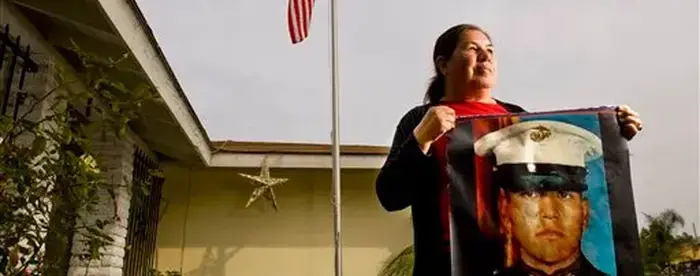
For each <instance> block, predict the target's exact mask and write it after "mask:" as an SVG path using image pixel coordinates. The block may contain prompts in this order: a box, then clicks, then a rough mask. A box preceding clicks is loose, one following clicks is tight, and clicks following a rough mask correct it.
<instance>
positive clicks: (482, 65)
mask: <svg viewBox="0 0 700 276" xmlns="http://www.w3.org/2000/svg"><path fill="white" fill-rule="evenodd" d="M440 70H441V71H442V74H443V75H445V77H446V78H447V79H448V81H449V82H453V83H455V84H458V85H460V86H462V85H464V86H465V87H471V88H490V87H492V86H493V85H494V84H495V82H496V60H495V57H494V48H493V45H491V40H490V39H489V38H488V37H487V36H486V35H485V34H484V33H482V32H480V31H477V30H469V31H466V32H464V33H462V37H461V39H460V41H459V42H458V44H457V47H456V48H455V50H454V52H452V57H450V59H449V60H447V61H446V62H442V64H441V65H440Z"/></svg>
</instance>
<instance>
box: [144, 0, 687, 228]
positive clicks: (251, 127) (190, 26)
mask: <svg viewBox="0 0 700 276" xmlns="http://www.w3.org/2000/svg"><path fill="white" fill-rule="evenodd" d="M137 2H138V4H139V6H140V7H141V9H142V10H143V12H144V14H145V15H146V18H147V20H148V22H149V24H150V25H151V27H152V29H153V31H154V33H155V36H156V37H157V40H158V42H159V44H160V46H161V47H162V49H163V51H164V53H165V55H166V57H167V59H168V61H169V63H170V64H171V66H172V67H173V70H174V71H175V74H176V76H177V78H178V80H179V82H180V83H181V85H182V86H183V88H184V90H185V93H186V95H187V97H188V98H189V100H190V102H191V104H192V105H193V107H194V109H195V112H196V113H197V116H198V117H199V119H200V120H201V122H202V123H203V125H204V127H205V128H206V132H207V134H208V135H209V137H210V138H211V139H212V140H224V139H226V140H237V141H272V142H275V141H286V142H308V143H330V131H331V105H330V104H331V82H330V79H331V75H330V49H331V48H330V23H329V22H330V20H329V12H328V11H329V1H328V0H319V1H316V5H315V8H314V14H313V21H312V25H311V33H310V35H309V38H308V39H307V40H306V41H304V42H302V43H300V44H296V45H292V44H291V42H290V38H289V35H288V33H287V25H286V24H287V21H286V8H287V2H286V1H285V0H275V1H260V0H197V1H190V0H138V1H137ZM338 2H339V3H338V11H339V15H338V21H339V24H338V29H339V33H338V35H339V45H338V49H339V63H338V64H339V68H340V70H339V72H340V73H339V77H340V95H341V96H340V122H341V126H340V136H341V142H342V143H343V144H367V145H389V143H390V141H391V138H392V136H393V132H394V130H395V127H396V124H397V122H398V120H399V119H400V117H401V116H402V115H403V114H404V113H405V112H406V111H407V110H408V109H410V108H411V107H413V106H416V105H419V104H421V101H422V99H423V94H424V91H425V88H426V86H427V83H428V79H429V78H430V77H431V76H432V74H433V72H432V61H431V55H432V47H433V44H434V42H435V39H436V38H437V37H438V36H439V35H440V33H442V32H443V31H444V30H446V29H447V28H449V27H450V26H452V25H454V24H459V23H473V24H477V25H479V26H481V27H483V28H485V29H486V30H487V31H488V32H489V33H490V35H491V36H492V38H493V43H494V44H495V47H496V55H497V59H498V75H499V77H498V78H499V83H498V86H497V87H496V89H495V90H494V95H495V96H496V97H497V98H499V99H502V100H506V101H510V102H514V103H517V104H519V105H522V106H523V107H525V108H526V109H528V110H530V111H537V110H554V109H565V108H574V107H590V106H600V105H609V104H628V105H630V106H632V108H633V109H635V110H636V111H638V112H639V113H640V114H641V115H642V119H643V120H644V123H645V124H644V132H643V133H641V134H640V135H638V137H636V138H635V139H634V140H633V141H631V142H630V148H631V152H632V156H631V167H632V178H633V185H634V189H635V202H636V205H637V209H638V211H639V212H640V213H641V212H644V213H649V214H656V213H658V212H660V211H662V210H664V209H666V208H674V209H676V210H678V211H679V212H680V213H681V215H683V216H684V217H685V219H686V221H687V225H686V228H685V230H686V231H689V232H690V233H692V231H693V230H692V223H696V224H697V223H699V222H700V212H699V209H700V204H699V197H700V195H699V194H700V191H699V183H700V181H699V173H700V163H699V162H698V156H699V155H700V149H699V147H698V144H699V142H700V141H699V140H698V129H699V128H700V122H699V120H698V102H699V99H698V92H699V91H698V90H699V87H698V86H699V78H698V77H699V71H698V62H699V55H698V1H697V0H674V1H609V0H592V1H561V0H530V1H502V0H501V1H496V0H492V1H475V0H431V1H406V0H348V1H338ZM638 220H639V221H640V222H641V221H643V218H642V216H639V218H638ZM698 227H700V225H698ZM698 231H700V229H698ZM699 234H700V233H699Z"/></svg>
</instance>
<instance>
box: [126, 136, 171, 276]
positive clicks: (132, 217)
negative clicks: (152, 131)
mask: <svg viewBox="0 0 700 276" xmlns="http://www.w3.org/2000/svg"><path fill="white" fill-rule="evenodd" d="M156 168H157V165H156V163H155V162H153V161H151V160H150V159H149V158H148V156H147V155H146V154H145V153H143V152H142V151H141V150H139V149H138V148H137V149H136V151H135V152H134V166H133V170H134V171H133V179H132V185H133V188H132V195H131V207H130V210H129V225H128V232H127V236H126V250H125V251H126V252H125V255H124V271H123V273H124V274H123V275H126V276H142V275H148V272H149V270H150V269H151V268H153V266H154V264H155V250H156V235H157V232H158V218H159V214H158V212H159V209H160V208H159V207H160V199H161V190H162V187H163V181H164V179H163V178H161V177H158V176H155V175H153V174H152V171H153V170H155V169H156Z"/></svg>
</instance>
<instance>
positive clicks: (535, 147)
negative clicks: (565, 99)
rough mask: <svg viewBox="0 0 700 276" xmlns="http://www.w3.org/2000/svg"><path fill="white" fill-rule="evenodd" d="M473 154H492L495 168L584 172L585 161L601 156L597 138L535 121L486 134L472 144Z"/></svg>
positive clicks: (570, 127) (563, 125)
mask: <svg viewBox="0 0 700 276" xmlns="http://www.w3.org/2000/svg"><path fill="white" fill-rule="evenodd" d="M474 150H475V153H476V154H477V155H479V156H486V155H489V154H491V153H493V155H494V156H495V158H496V165H503V164H554V165H565V166H572V167H580V168H585V167H586V162H587V161H589V160H592V159H595V158H597V157H599V156H601V155H602V154H603V145H602V142H601V140H600V138H598V136H596V135H595V134H593V133H591V132H590V131H588V130H585V129H583V128H581V127H578V126H575V125H572V124H568V123H563V122H557V121H549V120H536V121H526V122H521V123H517V124H513V125H510V126H508V127H505V128H502V129H500V130H497V131H494V132H491V133H489V134H486V135H485V136H483V137H481V138H480V139H479V140H477V141H476V142H475V143H474Z"/></svg>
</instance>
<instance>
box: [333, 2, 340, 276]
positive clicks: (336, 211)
mask: <svg viewBox="0 0 700 276" xmlns="http://www.w3.org/2000/svg"><path fill="white" fill-rule="evenodd" d="M330 2H331V3H330V9H331V12H330V13H331V79H332V80H331V83H332V86H333V87H332V92H331V93H332V96H331V98H332V102H333V104H332V105H333V111H332V117H333V119H332V120H333V123H332V124H333V130H332V134H331V135H332V140H333V141H332V149H331V151H332V159H333V170H332V174H333V232H334V246H335V276H341V275H343V249H342V239H341V235H340V232H341V230H340V226H341V224H340V214H341V212H340V206H341V203H340V133H339V128H340V126H339V125H340V114H339V109H340V99H339V97H340V95H339V91H338V90H340V85H339V84H338V3H337V0H330Z"/></svg>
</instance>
